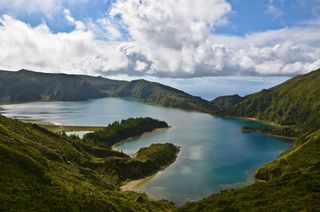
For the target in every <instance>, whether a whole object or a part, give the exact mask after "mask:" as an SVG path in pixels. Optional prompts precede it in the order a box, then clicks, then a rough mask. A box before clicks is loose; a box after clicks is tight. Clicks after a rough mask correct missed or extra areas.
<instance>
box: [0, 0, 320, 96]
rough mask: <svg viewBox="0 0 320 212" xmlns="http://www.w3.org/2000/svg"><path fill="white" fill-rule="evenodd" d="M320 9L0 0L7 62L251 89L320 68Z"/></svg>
mask: <svg viewBox="0 0 320 212" xmlns="http://www.w3.org/2000/svg"><path fill="white" fill-rule="evenodd" d="M318 14H320V0H259V1H256V0H161V1H159V0H0V49H1V51H0V69H2V70H12V71H15V70H19V69H30V70H35V71H41V72H57V73H60V72H63V73H72V74H88V75H102V76H105V77H109V78H115V79H136V78H145V79H152V80H153V81H158V82H162V83H164V84H169V85H171V84H173V85H176V87H177V88H180V89H184V90H186V91H190V92H191V93H192V94H194V95H200V96H202V97H204V98H213V97H215V96H216V95H218V94H220V93H223V94H224V93H229V92H230V94H232V93H235V92H237V93H241V94H243V95H245V94H248V93H250V92H253V91H258V90H259V89H262V88H265V87H271V86H273V85H276V84H277V83H279V82H282V81H284V80H286V79H288V78H289V77H292V76H295V75H297V74H304V73H308V72H310V71H312V70H315V69H317V68H319V67H320V18H319V15H318ZM220 85H221V86H220ZM210 89H212V90H213V91H212V94H211V95H209V94H206V92H202V91H204V90H206V91H208V90H210ZM215 94H216V95H215Z"/></svg>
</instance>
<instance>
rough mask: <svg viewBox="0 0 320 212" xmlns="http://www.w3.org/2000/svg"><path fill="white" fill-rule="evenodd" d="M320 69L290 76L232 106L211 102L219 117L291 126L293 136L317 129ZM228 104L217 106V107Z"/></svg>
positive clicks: (319, 111) (220, 100)
mask: <svg viewBox="0 0 320 212" xmlns="http://www.w3.org/2000/svg"><path fill="white" fill-rule="evenodd" d="M319 83H320V69H318V70H316V71H313V72H310V73H309V74H306V75H301V76H297V77H294V78H292V79H290V80H288V81H287V82H284V83H282V84H280V85H278V86H276V87H273V88H271V89H268V90H267V89H265V90H262V91H261V92H258V93H255V94H252V95H249V96H246V97H244V98H242V99H239V98H237V100H238V102H237V103H236V104H230V105H228V104H227V103H228V102H229V101H230V97H220V98H218V99H216V100H213V101H212V102H211V105H212V106H213V107H215V108H217V109H218V110H219V112H218V113H219V114H222V115H232V116H244V117H252V118H257V119H260V120H265V121H270V122H275V123H278V124H281V125H290V126H294V130H295V131H296V133H297V135H301V134H305V133H310V132H312V131H314V130H317V129H319V128H320V121H319V118H320V86H319ZM221 102H223V103H224V105H228V106H227V107H223V108H222V107H221V105H223V103H221Z"/></svg>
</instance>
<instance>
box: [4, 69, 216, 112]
mask: <svg viewBox="0 0 320 212" xmlns="http://www.w3.org/2000/svg"><path fill="white" fill-rule="evenodd" d="M103 97H123V98H132V99H136V100H138V101H141V102H144V103H149V104H157V105H162V106H166V107H175V108H181V109H186V110H197V111H202V112H210V107H209V105H208V101H206V100H203V99H201V98H199V97H194V96H191V95H189V94H187V93H185V92H183V91H180V90H177V89H174V88H171V87H168V86H165V85H162V84H159V83H154V82H148V81H145V80H135V81H132V82H127V81H117V80H110V79H106V78H103V77H91V76H84V75H67V74H46V73H37V72H32V71H27V70H21V71H18V72H8V71H0V103H15V102H28V101H81V100H87V99H93V98H103Z"/></svg>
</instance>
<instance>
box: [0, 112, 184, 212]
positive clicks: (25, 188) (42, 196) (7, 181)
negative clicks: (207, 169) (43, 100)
mask: <svg viewBox="0 0 320 212" xmlns="http://www.w3.org/2000/svg"><path fill="white" fill-rule="evenodd" d="M178 151H179V149H178V148H177V147H175V146H173V145H172V144H157V145H156V146H155V145H152V146H151V147H150V148H146V149H143V150H141V151H139V153H138V157H137V158H134V159H132V158H130V157H129V156H127V155H125V154H123V153H119V152H115V151H112V150H110V149H107V148H101V147H97V146H94V145H92V144H88V143H86V142H85V141H83V140H79V139H74V138H70V137H67V136H63V135H57V134H54V133H51V132H49V131H47V130H45V129H43V128H40V127H38V126H37V125H33V124H26V123H22V122H20V121H16V120H12V119H8V118H5V117H3V116H0V188H1V189H0V211H49V210H50V211H158V210H161V211H170V210H172V209H174V208H175V206H174V205H173V204H172V203H170V202H167V201H153V200H150V199H149V198H148V197H147V196H146V195H145V194H138V193H134V192H121V191H119V188H120V186H121V185H122V184H123V183H124V182H125V181H127V180H133V179H137V178H141V177H146V176H150V175H152V174H154V173H155V172H157V171H158V170H159V169H161V168H162V167H164V166H167V165H168V164H170V163H172V162H173V161H174V160H175V158H176V154H177V153H178ZM154 152H157V154H161V155H166V159H165V160H164V159H163V158H161V157H160V158H159V157H158V155H154V154H153V153H154Z"/></svg>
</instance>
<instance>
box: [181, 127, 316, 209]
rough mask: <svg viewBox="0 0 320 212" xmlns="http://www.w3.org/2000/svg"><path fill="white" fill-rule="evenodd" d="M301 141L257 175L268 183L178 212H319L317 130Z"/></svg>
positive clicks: (207, 200) (222, 195)
mask: <svg viewBox="0 0 320 212" xmlns="http://www.w3.org/2000/svg"><path fill="white" fill-rule="evenodd" d="M301 141H303V143H304V144H303V145H297V146H296V147H295V148H294V149H292V150H290V151H289V152H286V153H284V154H282V155H281V157H280V158H278V159H277V160H276V161H273V162H271V163H269V164H267V165H266V166H265V167H264V168H262V169H260V170H259V171H258V176H259V177H260V178H262V179H264V180H267V182H257V183H255V184H253V185H251V186H248V187H245V188H241V189H236V190H228V191H224V192H220V193H218V194H215V195H212V196H210V197H208V198H206V199H203V200H201V201H198V202H193V203H187V204H186V205H184V206H183V208H181V211H319V205H320V181H319V179H320V130H318V131H317V132H314V133H313V134H311V135H309V136H308V137H306V138H302V140H301ZM301 141H300V142H301Z"/></svg>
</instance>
